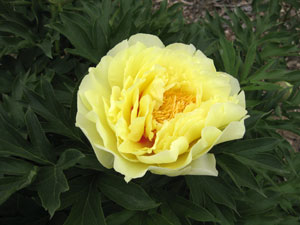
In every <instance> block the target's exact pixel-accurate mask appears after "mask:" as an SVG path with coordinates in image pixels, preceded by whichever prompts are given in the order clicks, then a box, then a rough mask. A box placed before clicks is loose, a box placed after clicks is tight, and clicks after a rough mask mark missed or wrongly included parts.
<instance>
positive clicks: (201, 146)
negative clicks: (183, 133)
mask: <svg viewBox="0 0 300 225" xmlns="http://www.w3.org/2000/svg"><path fill="white" fill-rule="evenodd" d="M221 135H222V131H220V130H219V129H218V128H216V127H205V128H203V129H202V132H201V139H200V140H199V141H197V143H195V144H194V145H193V147H192V148H191V152H192V155H193V159H195V158H197V157H199V156H202V155H204V154H205V153H207V152H208V151H209V150H210V149H211V148H212V147H213V146H214V144H215V143H216V141H217V140H218V138H219V137H220V136H221Z"/></svg>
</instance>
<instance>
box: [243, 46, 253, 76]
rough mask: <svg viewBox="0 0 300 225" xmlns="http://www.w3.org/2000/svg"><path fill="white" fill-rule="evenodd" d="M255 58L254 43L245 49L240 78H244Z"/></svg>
mask: <svg viewBox="0 0 300 225" xmlns="http://www.w3.org/2000/svg"><path fill="white" fill-rule="evenodd" d="M255 58H256V43H253V44H251V45H250V47H249V48H248V51H247V55H246V59H245V62H244V65H243V67H242V74H241V80H245V79H246V78H247V76H248V74H249V72H250V69H251V68H252V65H253V63H254V61H255Z"/></svg>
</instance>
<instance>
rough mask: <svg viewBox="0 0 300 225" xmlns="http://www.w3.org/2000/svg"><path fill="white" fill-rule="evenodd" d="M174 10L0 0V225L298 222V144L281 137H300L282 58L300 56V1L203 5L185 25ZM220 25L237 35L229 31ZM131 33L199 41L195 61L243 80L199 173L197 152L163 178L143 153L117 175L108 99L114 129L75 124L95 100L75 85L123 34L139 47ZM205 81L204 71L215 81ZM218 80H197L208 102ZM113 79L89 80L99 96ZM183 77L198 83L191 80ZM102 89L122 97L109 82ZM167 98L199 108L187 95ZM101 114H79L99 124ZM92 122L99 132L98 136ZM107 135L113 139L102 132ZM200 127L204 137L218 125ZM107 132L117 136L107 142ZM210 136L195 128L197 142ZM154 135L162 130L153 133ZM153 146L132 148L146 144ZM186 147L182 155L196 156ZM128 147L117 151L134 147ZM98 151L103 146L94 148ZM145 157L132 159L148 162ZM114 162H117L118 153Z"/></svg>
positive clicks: (121, 0) (298, 80)
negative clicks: (220, 8)
mask: <svg viewBox="0 0 300 225" xmlns="http://www.w3.org/2000/svg"><path fill="white" fill-rule="evenodd" d="M182 6H183V5H182V4H180V3H175V4H172V5H171V6H170V5H168V2H167V1H160V5H159V7H158V8H156V7H153V2H152V1H150V0H139V1H136V0H113V1H111V0H86V1H83V0H48V1H42V0H0V93H1V95H0V224H3V225H18V224H19V225H106V224H107V225H181V224H183V225H193V224H205V225H218V224H219V225H297V224H300V175H299V174H300V153H299V145H297V144H295V143H292V142H291V140H290V139H287V137H286V134H287V132H289V133H292V134H293V135H294V137H295V138H296V139H297V138H298V140H299V136H300V107H299V106H300V92H299V87H300V70H299V67H297V66H295V67H291V66H289V65H288V62H289V60H291V59H295V60H299V57H300V55H299V54H300V51H299V49H300V48H299V46H300V43H299V37H300V3H299V1H297V0H269V1H259V0H253V1H252V2H251V9H252V11H251V15H248V14H247V13H245V12H244V11H243V10H242V9H241V8H239V7H235V8H230V9H229V8H228V9H225V13H224V14H223V15H222V16H220V15H219V14H218V12H216V11H215V12H214V11H207V12H206V16H205V18H199V19H198V20H197V21H194V22H187V21H186V19H185V18H184V17H183V13H182ZM292 12H293V13H292ZM226 30H230V31H231V32H232V37H233V38H232V37H231V38H228V36H227V35H226V32H225V31H226ZM136 34H139V35H142V37H151V38H150V39H151V40H156V41H157V40H160V41H161V42H160V41H158V42H155V43H156V44H155V46H156V45H161V44H162V43H163V45H164V46H172V44H174V43H183V44H185V45H176V46H175V45H173V47H174V46H175V47H176V48H181V47H182V46H194V47H195V50H196V49H198V50H201V52H200V51H199V52H200V53H199V52H198V53H199V54H200V56H199V57H202V59H203V60H200V62H199V63H200V67H204V63H208V64H209V63H213V64H209V65H210V66H213V65H214V67H210V68H216V70H217V71H220V72H222V73H220V74H223V75H222V76H223V78H224V77H225V78H226V79H227V81H228V82H231V83H230V85H233V84H232V82H233V83H234V85H235V87H238V86H240V89H241V91H240V90H239V89H235V90H234V91H233V92H232V93H233V94H231V95H232V96H233V95H234V97H232V96H231V97H228V99H230V101H232V102H235V103H236V105H239V107H240V108H238V109H235V108H234V110H232V111H230V112H232V113H231V114H232V115H228V116H232V117H234V116H233V115H235V114H237V111H238V110H239V111H238V112H239V113H240V114H239V116H237V117H236V118H237V119H232V120H230V122H232V121H235V122H236V123H240V125H239V126H236V127H234V129H233V128H232V131H231V135H232V136H231V138H228V141H226V142H224V143H221V142H223V141H219V142H220V143H218V144H217V141H216V142H214V143H215V144H212V145H211V149H208V147H207V148H205V149H206V150H207V151H209V154H207V155H209V156H207V158H202V159H203V160H212V161H209V163H212V164H210V165H213V166H214V167H213V168H212V167H208V166H207V167H205V166H204V167H201V168H202V169H203V168H204V169H207V170H209V172H203V171H204V170H201V168H200V169H199V168H198V169H199V170H196V169H195V170H194V171H193V170H192V169H193V168H194V167H193V165H194V164H192V163H193V162H194V161H196V158H195V159H194V158H193V161H192V162H191V163H190V164H188V165H187V166H190V168H192V169H191V171H192V172H191V171H190V172H187V170H185V171H181V170H180V169H178V168H177V167H176V168H175V169H176V171H177V172H173V171H172V172H170V171H168V172H166V170H164V169H162V167H161V164H160V163H159V162H158V161H151V167H149V168H148V167H147V169H145V168H146V167H143V170H142V169H139V170H134V172H136V171H138V172H136V173H133V172H131V171H132V170H133V167H134V165H136V164H135V162H133V163H132V162H130V163H131V164H130V163H127V162H126V163H127V164H126V166H127V167H122V168H121V169H120V163H119V164H118V163H116V161H117V158H118V157H119V156H118V157H117V156H116V155H118V154H119V153H114V152H113V151H110V152H112V153H111V154H110V153H108V152H109V150H111V149H109V146H111V145H116V143H117V141H118V144H119V143H121V144H122V143H125V141H124V140H123V139H122V138H121V137H123V136H122V135H123V133H122V132H123V130H122V129H123V128H124V127H123V125H122V124H121V125H122V126H121V125H120V126H119V123H118V124H117V122H120V121H119V120H118V121H117V122H116V123H115V124H114V122H111V121H114V119H115V117H113V116H115V115H119V114H116V113H115V114H113V116H111V114H109V113H108V112H109V110H108V108H107V107H108V106H107V107H106V106H105V104H104V106H103V108H101V110H99V112H98V111H97V110H96V112H97V113H98V114H99V115H100V114H101V116H99V117H101V118H102V119H103V118H104V119H105V121H106V119H107V121H109V122H110V126H111V127H112V124H113V127H112V128H109V129H108V128H105V127H104V128H103V123H102V124H101V122H100V124H97V123H96V122H95V124H94V127H93V128H91V126H90V125H89V126H87V125H86V123H91V122H86V121H87V119H85V120H82V119H81V118H79V117H80V115H81V114H83V112H87V110H90V108H93V107H94V105H90V103H87V102H86V101H90V100H91V99H92V100H93V97H94V96H95V95H93V96H92V97H89V98H87V100H85V99H83V97H82V98H81V97H80V95H81V94H82V95H85V96H86V94H85V93H84V91H85V90H86V89H89V88H91V89H93V88H94V86H93V85H96V84H95V82H94V83H93V82H92V81H91V82H90V83H88V84H87V80H88V79H92V78H90V77H91V76H92V75H91V74H93V73H94V72H93V71H96V70H97V69H95V68H98V66H97V65H100V64H99V62H100V61H101V63H102V64H101V66H102V67H103V65H105V60H111V58H109V57H115V56H116V54H117V53H116V52H119V50H118V51H117V50H115V51H113V50H111V49H114V47H115V46H116V45H117V44H118V43H125V44H126V43H127V41H125V42H122V41H124V40H128V39H129V41H128V43H129V44H128V45H129V46H131V45H133V44H132V43H133V42H134V44H136V42H135V41H132V42H130V40H133V38H132V37H137V36H134V35H136ZM139 35H138V36H139ZM143 35H144V36H143ZM139 37H141V36H139ZM130 38H131V39H130ZM150 39H149V40H150ZM136 40H137V39H136ZM147 40H148V39H147ZM142 42H143V41H142ZM130 43H131V44H130ZM137 43H138V44H136V45H139V44H140V42H138V41H137ZM157 43H159V44H157ZM190 44H192V45H190ZM145 45H147V43H146V44H145ZM149 45H150V46H151V47H152V46H154V45H152V42H151V44H149ZM178 46H179V47H178ZM180 46H181V47H180ZM175 47H174V48H175ZM167 48H168V47H167ZM170 48H171V47H170ZM184 48H186V47H184ZM191 48H192V47H191ZM163 49H164V48H163ZM125 50H126V48H125ZM195 50H191V51H193V52H194V51H195ZM120 51H123V50H120ZM159 51H160V50H159ZM162 51H164V50H162ZM166 51H167V50H166ZM171 53H172V52H171ZM171 53H170V54H171ZM128 54H134V53H132V52H131V53H128ZM172 54H173V53H172ZM193 54H194V53H193ZM195 54H196V53H195ZM107 55H109V57H108V56H107ZM105 57H106V58H105ZM166 57H169V56H166ZM207 57H208V58H207ZM138 58H139V57H136V58H135V60H136V61H134V63H133V65H136V64H137V63H138V62H137V61H138ZM150 58H151V57H150ZM163 59H164V58H163ZM210 59H211V60H210ZM184 60H185V59H182V61H184ZM115 61H116V60H115ZM178 63H179V64H180V61H178ZM121 64H122V61H116V62H115V64H114V65H115V67H112V68H113V69H115V70H116V71H120V70H119V67H120V65H121ZM205 65H206V64H205ZM101 66H99V68H100V69H101V68H102V67H101ZM142 66H144V64H142ZM151 68H152V67H151ZM100 69H99V71H100ZM102 69H103V68H102ZM156 69H157V70H156ZM162 70H163V69H162V68H161V67H155V68H154V71H158V72H157V74H154V76H153V77H154V78H153V79H156V78H157V77H158V76H159V73H160V72H161V71H162ZM95 73H96V72H95ZM97 73H98V72H97ZM117 74H118V73H117ZM227 74H229V75H227ZM206 75H207V74H206ZM88 76H89V77H88ZM97 76H98V75H97ZM97 76H96V77H97ZM101 76H102V78H103V75H101ZM101 76H99V77H101ZM147 76H148V75H147ZM149 76H150V75H149ZM207 76H208V78H207V79H213V78H212V77H213V76H215V75H214V73H213V74H212V75H211V74H208V75H207ZM220 76H221V75H220ZM87 77H88V78H87ZM102 78H101V79H102ZM225 78H224V79H225ZM108 79H111V78H108ZM218 79H219V78H218ZM226 79H225V80H226ZM215 81H216V83H213V82H214V81H212V82H210V81H209V82H208V81H207V80H205V81H203V83H201V85H206V86H205V87H206V89H207V91H206V92H205V93H204V94H203V96H206V95H207V96H208V94H207V93H208V92H209V91H210V90H208V89H209V88H208V87H210V86H209V85H212V86H211V87H212V88H211V89H213V88H214V86H215V85H216V86H218V85H220V84H219V83H217V81H219V80H217V78H216V80H215ZM227 81H226V82H227ZM84 82H85V83H84ZM97 82H100V81H99V80H97ZM97 82H96V83H97ZM103 82H105V79H103ZM109 82H110V84H111V83H112V82H115V83H116V84H120V82H121V81H120V80H118V79H111V80H109ZM109 82H108V83H109ZM122 82H123V81H122ZM122 82H121V85H124V86H125V85H126V84H123V83H122ZM184 82H185V81H184ZM186 82H187V83H188V82H189V80H188V79H187V81H186ZM108 83H101V82H100V83H99V86H96V88H94V89H95V90H96V92H95V93H96V95H97V90H99V93H102V92H103V93H104V89H106V87H108V85H109V84H108ZM191 84H192V85H194V86H195V90H196V89H197V87H198V86H197V85H196V84H194V83H191ZM238 84H239V85H238ZM189 85H190V84H189ZM201 85H200V86H201ZM222 85H223V84H221V86H222ZM228 85H229V83H228ZM228 85H227V86H228ZM230 85H229V86H230ZM234 85H233V86H234ZM92 86H93V87H92ZM194 86H193V87H194ZM225 86H226V85H225ZM227 86H226V87H227ZM189 87H190V86H189ZM205 87H203V90H205ZM222 87H223V86H222ZM230 87H231V86H230ZM97 88H98V89H97ZM95 90H93V91H95ZM170 90H171V89H170ZM197 90H198V89H197ZM110 91H111V92H113V93H118V90H117V89H113V91H112V90H109V92H110ZM91 93H92V94H93V92H91ZM165 93H171V91H170V92H165ZM197 93H198V92H197ZM226 93H227V92H226ZM172 94H173V95H176V97H177V98H178V99H180V98H182V99H189V100H186V101H189V102H192V103H195V104H196V103H197V100H196V99H190V98H188V97H186V96H185V92H184V93H175V94H174V92H172ZM238 94H240V95H238ZM101 95H102V94H101ZM116 95H117V94H116ZM237 96H240V97H237ZM101 97H102V96H101ZM110 97H111V98H114V96H113V95H112V96H110ZM120 98H121V97H120ZM170 98H171V99H172V101H173V98H172V97H170ZM82 99H83V100H82ZM108 99H109V98H108ZM92 100H91V101H92ZM243 100H245V104H246V105H243ZM139 101H140V102H141V101H142V100H141V96H140V99H139ZM174 101H175V100H174ZM222 101H223V100H222ZM226 101H227V100H226ZM228 101H229V100H228ZM112 102H114V101H112V100H111V102H110V103H109V104H111V103H112ZM241 102H242V103H241ZM114 103H115V104H116V107H117V106H118V104H119V103H118V102H117V101H115V102H114ZM95 104H98V103H97V102H96V103H95ZM161 104H162V105H163V103H161ZM176 104H177V103H176ZM232 104H233V103H232ZM83 105H84V106H83ZM200 105H201V103H200ZM97 109H99V108H97ZM110 109H111V108H110ZM111 110H112V111H113V110H116V109H115V108H114V109H111ZM131 110H134V108H132V109H131ZM184 110H185V108H183V109H180V110H178V112H179V113H181V114H183V113H184V112H186V111H184ZM224 110H225V109H224ZM91 111H92V110H91ZM140 111H141V109H140ZM104 112H106V114H105V115H104V117H103V115H102V114H103V113H104ZM114 112H115V111H114ZM220 112H221V111H220ZM97 113H96V114H95V113H94V114H92V113H90V114H88V115H87V116H86V118H89V120H90V121H94V120H95V121H97ZM155 113H156V116H155V115H154V114H155ZM95 115H96V116H95ZM153 115H154V117H155V118H156V120H157V121H158V120H159V119H158V118H160V117H159V116H157V115H158V112H157V111H155V110H154V113H153ZM222 115H223V114H221V113H220V114H218V115H216V116H215V118H213V120H212V121H217V120H219V119H220V118H218V116H220V117H222ZM226 115H227V114H226ZM109 116H111V117H109ZM167 116H168V115H167ZM223 117H225V113H224V115H223ZM174 118H175V116H174ZM174 118H173V117H172V118H170V119H174ZM228 121H229V119H228ZM120 123H121V122H120ZM193 123H197V121H196V120H195V121H193ZM228 123H229V122H228ZM96 124H97V125H96ZM116 124H117V125H116ZM186 124H188V123H182V124H180V125H178V123H177V127H176V129H177V131H178V132H177V133H176V135H179V134H180V129H186V132H187V133H188V132H189V131H190V130H191V129H194V130H193V132H194V133H195V132H196V133H197V129H195V127H192V125H186ZM175 125H176V124H175ZM184 125H186V126H184ZM227 125H228V124H227V123H226V124H222V125H220V127H219V129H218V131H216V132H223V133H225V130H226V126H227ZM96 126H97V127H96ZM189 126H191V127H189ZM228 126H229V125H228ZM107 127H109V125H107ZM89 129H94V130H96V129H97V130H98V132H99V135H100V136H101V135H102V139H103V140H102V139H101V138H100V139H98V138H97V137H96V138H95V136H93V134H94V133H91V132H92V131H90V130H89ZM110 129H112V130H113V129H115V130H114V131H115V133H113V134H111V133H109V132H111V130H110ZM157 129H159V128H157ZM174 129H175V128H174ZM199 129H200V128H199ZM201 129H202V128H201ZM203 130H204V129H203ZM119 133H120V135H119ZM148 133H149V135H148V136H149V137H150V136H151V135H150V134H151V132H150V131H149V132H148ZM174 133H175V132H174ZM194 133H193V134H194ZM198 133H199V132H198ZM236 133H238V134H236ZM209 134H210V135H208V136H207V140H208V139H209V138H210V139H211V138H212V135H213V134H214V135H215V134H216V133H213V132H212V133H209ZM217 134H218V133H217ZM109 135H110V136H111V137H113V138H114V139H106V137H107V136H109ZM126 135H127V134H126ZM155 135H156V136H155ZM174 135H175V134H174ZM205 135H206V134H205V133H204V132H202V133H201V132H200V137H199V138H200V139H201V138H204V136H205ZM233 135H235V136H234V138H233ZM100 136H99V137H100ZM128 136H130V134H129V135H128ZM158 136H159V135H158V132H157V133H155V134H153V136H152V137H151V138H149V140H150V139H151V140H152V138H153V137H154V139H155V138H158ZM179 136H180V135H179ZM116 137H117V138H116ZM130 138H131V140H132V139H135V138H136V136H130ZM140 139H141V137H139V138H138V140H140ZM215 139H216V138H215ZM107 140H108V141H111V140H116V142H115V143H108V142H106V141H107ZM141 140H142V139H141ZM149 140H146V141H145V140H144V139H143V141H144V142H139V143H140V144H141V143H142V144H143V143H144V144H145V145H148V144H149V145H150V144H151V146H152V145H153V143H150V142H151V140H150V141H149ZM180 140H181V139H180ZM216 140H217V139H216ZM218 140H219V139H218ZM229 140H230V141H229ZM147 141H149V143H148V142H147ZM167 141H168V139H167V138H166V137H165V139H162V142H167ZM193 141H194V139H193ZM193 141H192V142H191V143H189V144H188V146H189V147H190V148H187V149H186V151H192V150H190V149H192V147H193V146H194V145H196V144H195V142H193ZM129 144H130V143H129ZM129 144H128V143H127V145H126V147H127V148H124V147H123V148H122V151H124V152H126V153H128V152H131V151H133V150H132V149H131V148H129V147H128V146H131V145H129ZM99 145H100V148H102V149H104V151H99V150H97V149H98V147H97V146H99ZM174 145H175V144H174ZM132 146H133V145H132ZM119 149H121V147H119ZM203 149H204V147H203ZM206 150H205V151H206ZM203 151H204V150H203ZM95 152H96V154H95ZM99 152H100V153H99ZM103 152H105V153H103ZM151 154H152V153H151ZM151 154H149V155H146V156H147V157H148V156H152V155H151ZM153 154H154V153H153ZM112 155H114V157H115V158H111V157H112ZM154 155H155V154H154ZM146 156H145V155H142V156H140V155H137V156H135V157H137V158H138V159H140V158H141V160H144V161H145V162H146V163H145V164H147V163H148V162H149V161H147V160H148V159H147V160H146V159H145V157H146ZM105 157H107V158H105ZM120 157H121V159H122V160H123V158H122V157H123V155H122V154H121V156H120ZM143 157H144V158H143ZM211 157H214V158H211ZM104 158H105V159H104ZM200 158H201V157H200ZM200 158H199V159H200ZM160 159H161V158H159V157H158V159H157V158H155V159H154V160H160ZM176 159H177V158H176ZM178 159H180V157H179V156H178ZM111 160H115V161H111ZM122 160H121V161H122ZM151 160H152V159H151ZM99 161H100V162H99ZM122 162H123V161H122ZM113 163H115V164H114V165H113ZM202 163H203V165H204V164H205V163H208V161H206V162H202ZM145 164H142V166H145ZM131 165H132V166H131ZM139 165H140V164H139ZM147 165H148V164H147ZM201 165H202V164H201ZM205 165H206V164H205ZM108 167H110V168H108ZM111 167H112V168H111ZM186 168H187V167H184V169H186ZM147 170H150V171H147ZM207 170H205V171H207ZM141 171H142V172H141ZM178 171H179V172H178ZM195 171H196V172H195ZM199 171H201V172H199ZM151 172H153V173H151ZM158 174H159V175H158ZM188 174H193V175H188ZM124 175H125V179H124ZM208 175H212V176H208Z"/></svg>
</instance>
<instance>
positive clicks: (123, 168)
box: [96, 146, 149, 182]
mask: <svg viewBox="0 0 300 225" xmlns="http://www.w3.org/2000/svg"><path fill="white" fill-rule="evenodd" d="M96 147H97V148H99V150H100V149H102V150H103V151H106V152H107V153H109V154H112V155H113V157H114V158H113V168H114V170H115V171H117V172H119V173H121V174H123V175H124V176H125V177H124V179H125V181H126V182H129V181H130V180H131V179H135V178H139V177H142V176H144V175H145V173H146V172H147V170H148V167H149V166H148V165H145V164H143V163H136V162H131V161H128V160H127V159H125V158H123V157H122V156H121V155H120V153H119V152H118V151H115V150H110V149H106V148H103V147H102V146H96Z"/></svg>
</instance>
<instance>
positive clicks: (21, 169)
mask: <svg viewBox="0 0 300 225" xmlns="http://www.w3.org/2000/svg"><path fill="white" fill-rule="evenodd" d="M32 167H33V165H32V164H31V163H29V162H27V161H24V160H21V159H15V158H8V157H0V174H2V175H4V174H5V175H24V174H26V173H28V171H30V170H31V169H32Z"/></svg>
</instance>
